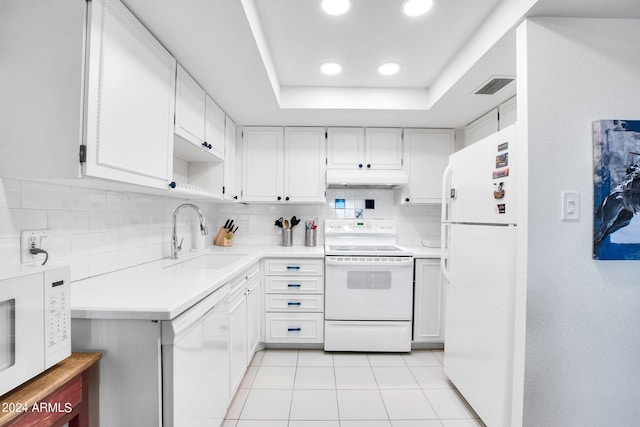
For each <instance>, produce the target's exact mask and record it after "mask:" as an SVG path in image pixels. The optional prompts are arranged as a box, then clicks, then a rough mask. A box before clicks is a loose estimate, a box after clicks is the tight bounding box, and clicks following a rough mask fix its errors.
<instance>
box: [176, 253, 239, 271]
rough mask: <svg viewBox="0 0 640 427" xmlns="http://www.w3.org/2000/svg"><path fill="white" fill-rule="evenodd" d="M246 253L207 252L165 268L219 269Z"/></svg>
mask: <svg viewBox="0 0 640 427" xmlns="http://www.w3.org/2000/svg"><path fill="white" fill-rule="evenodd" d="M245 256H246V254H206V255H201V256H199V257H198V258H193V259H190V260H188V261H183V262H180V263H177V264H173V265H170V266H168V267H165V268H186V269H200V270H202V269H206V270H219V269H222V268H225V267H227V266H228V265H231V264H233V263H234V262H236V261H239V260H240V259H242V258H244V257H245Z"/></svg>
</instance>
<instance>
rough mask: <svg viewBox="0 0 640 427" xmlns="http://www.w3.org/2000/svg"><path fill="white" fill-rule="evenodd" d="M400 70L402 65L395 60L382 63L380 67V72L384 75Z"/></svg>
mask: <svg viewBox="0 0 640 427" xmlns="http://www.w3.org/2000/svg"><path fill="white" fill-rule="evenodd" d="M398 71H400V66H399V65H398V64H396V63H395V62H389V63H387V64H382V65H381V66H379V67H378V72H379V73H380V74H382V75H383V76H390V75H392V74H395V73H397V72H398Z"/></svg>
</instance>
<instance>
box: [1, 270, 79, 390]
mask: <svg viewBox="0 0 640 427" xmlns="http://www.w3.org/2000/svg"><path fill="white" fill-rule="evenodd" d="M70 355H71V301H70V284H69V268H68V267H48V268H42V267H40V268H33V267H32V268H28V267H16V268H14V269H13V270H8V271H7V270H0V395H3V394H5V393H7V392H8V391H10V390H12V389H14V388H15V387H17V386H19V385H20V384H22V383H24V382H26V381H28V380H29V379H31V378H33V377H35V376H36V375H38V374H40V373H42V372H44V371H45V370H47V369H48V368H50V367H52V366H53V365H55V364H56V363H58V362H60V361H61V360H63V359H65V358H66V357H68V356H70Z"/></svg>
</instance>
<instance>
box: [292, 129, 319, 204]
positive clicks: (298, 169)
mask: <svg viewBox="0 0 640 427" xmlns="http://www.w3.org/2000/svg"><path fill="white" fill-rule="evenodd" d="M284 153H285V157H284V170H285V177H284V178H285V186H284V200H285V201H290V202H298V203H313V202H318V203H324V201H325V194H324V193H325V182H326V176H325V174H326V160H325V159H326V139H325V130H324V128H320V127H300V128H298V127H293V128H285V129H284Z"/></svg>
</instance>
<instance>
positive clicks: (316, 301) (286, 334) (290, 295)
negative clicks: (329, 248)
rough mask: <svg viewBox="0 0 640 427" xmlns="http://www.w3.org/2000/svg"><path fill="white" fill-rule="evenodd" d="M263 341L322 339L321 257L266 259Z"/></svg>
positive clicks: (318, 340) (290, 341)
mask: <svg viewBox="0 0 640 427" xmlns="http://www.w3.org/2000/svg"><path fill="white" fill-rule="evenodd" d="M264 263H265V264H264V271H265V342H266V343H267V344H270V343H272V344H321V343H322V342H324V264H323V260H322V259H303V258H298V259H267V260H265V261H264Z"/></svg>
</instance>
